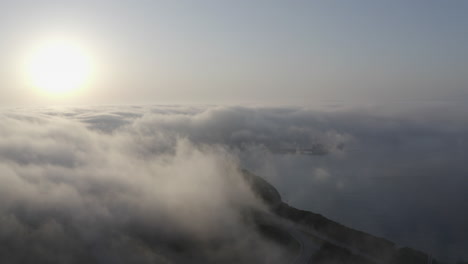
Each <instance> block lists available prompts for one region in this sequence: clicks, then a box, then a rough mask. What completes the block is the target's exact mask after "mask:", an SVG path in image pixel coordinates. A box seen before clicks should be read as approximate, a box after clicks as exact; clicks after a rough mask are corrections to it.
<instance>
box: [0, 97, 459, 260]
mask: <svg viewBox="0 0 468 264" xmlns="http://www.w3.org/2000/svg"><path fill="white" fill-rule="evenodd" d="M456 108H457V109H458V108H459V106H457V107H456ZM395 109H396V108H391V109H386V108H385V107H379V108H373V107H367V108H348V107H334V108H328V109H318V110H317V109H307V108H257V107H220V106H196V107H194V106H167V105H166V106H135V107H134V106H126V107H123V106H122V107H117V106H116V107H87V108H42V109H10V110H8V109H7V110H3V113H2V115H1V117H0V121H1V122H0V239H1V241H3V242H2V243H3V244H4V245H6V246H5V247H3V248H2V249H0V256H1V257H3V260H5V259H8V260H10V261H9V262H10V263H15V262H21V261H24V260H25V258H30V259H29V260H32V259H34V260H35V262H36V263H40V261H42V262H44V263H45V262H48V261H49V262H50V261H52V262H54V261H55V262H63V263H75V262H76V263H81V262H95V263H109V262H112V263H118V261H121V262H122V263H123V262H137V263H154V262H161V263H164V262H169V263H170V262H184V257H188V256H190V258H193V259H199V260H200V262H209V261H212V262H220V261H223V260H228V259H230V260H232V259H236V258H237V260H238V261H237V262H241V260H242V261H243V262H252V263H258V262H259V261H260V262H261V261H263V262H265V263H272V262H273V260H275V259H276V260H277V261H278V262H279V263H281V260H282V259H281V254H282V251H281V249H279V248H278V246H277V245H275V244H272V243H271V242H270V241H266V240H265V239H263V238H262V237H261V235H260V234H258V232H257V231H256V229H255V227H253V225H252V224H251V223H249V222H248V221H246V220H245V219H244V218H245V217H244V216H243V213H242V210H241V209H240V208H246V207H247V208H256V209H258V210H263V209H264V207H263V205H262V204H261V202H259V201H258V200H257V199H256V198H255V197H254V195H253V194H252V193H251V192H250V190H249V188H248V187H247V186H246V185H245V183H244V182H243V181H242V180H241V178H242V177H240V175H239V168H247V169H249V170H251V171H254V172H256V173H257V174H259V175H262V176H264V177H265V178H267V179H268V180H269V181H270V182H272V183H273V184H274V185H275V186H276V187H277V188H278V189H279V191H280V192H281V193H282V195H283V196H284V198H285V199H286V200H287V201H288V202H289V203H292V204H293V205H295V206H297V207H299V208H301V209H307V210H311V211H314V212H317V213H321V214H324V215H325V216H328V217H330V218H332V219H334V220H337V221H339V222H341V223H343V224H345V225H350V226H351V227H354V228H358V229H361V230H364V231H367V232H370V233H373V234H376V235H381V236H384V237H387V238H390V239H392V240H395V241H396V242H397V243H400V244H403V245H409V246H413V247H416V248H419V249H422V250H426V251H429V252H431V253H434V254H437V255H438V256H440V257H442V258H450V257H453V256H459V257H465V258H468V256H466V255H463V254H465V253H464V252H463V251H462V250H461V249H463V248H466V246H467V245H468V242H467V240H466V238H464V237H463V234H464V233H466V232H464V231H466V230H468V226H467V224H466V223H468V214H467V213H465V212H464V211H465V210H464V209H463V205H464V204H466V203H467V202H468V200H467V198H466V195H465V190H466V187H468V179H466V177H465V176H466V173H467V168H466V166H465V164H464V161H465V160H466V149H467V148H466V147H467V142H468V136H467V135H468V133H466V132H468V124H466V122H465V121H464V119H463V117H462V116H463V115H461V114H460V115H459V114H455V113H460V112H464V111H465V110H464V108H459V110H457V109H452V108H450V107H448V106H446V105H443V106H438V107H436V108H435V109H434V108H430V109H426V108H424V107H423V108H416V107H409V108H404V107H398V109H397V110H395ZM180 241H183V243H182V244H190V243H195V242H194V241H196V242H197V244H198V245H200V243H202V244H203V243H205V242H206V243H208V242H207V241H229V245H230V246H229V247H228V246H223V245H224V244H223V243H219V246H218V247H215V248H214V247H212V246H199V248H200V250H198V251H196V252H193V251H190V252H189V251H187V248H185V249H184V248H183V246H181V243H180ZM200 241H204V242H200ZM168 245H169V246H168ZM192 248H195V247H194V246H192ZM251 248H256V250H255V253H252V252H253V251H252V250H250V249H251ZM202 249H203V250H202ZM57 252H60V254H58V253H57ZM25 253H28V254H25ZM26 255H27V256H29V257H27V256H26ZM265 256H267V257H268V259H265ZM179 258H181V259H179ZM27 260H28V259H27Z"/></svg>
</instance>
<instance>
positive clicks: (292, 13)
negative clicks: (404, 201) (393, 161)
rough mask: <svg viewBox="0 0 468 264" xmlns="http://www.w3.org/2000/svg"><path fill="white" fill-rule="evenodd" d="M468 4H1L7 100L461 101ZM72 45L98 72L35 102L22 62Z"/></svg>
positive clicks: (2, 64)
mask: <svg viewBox="0 0 468 264" xmlns="http://www.w3.org/2000/svg"><path fill="white" fill-rule="evenodd" d="M467 5H468V4H467V3H466V1H444V2H441V1H391V2H386V3H385V2H376V1H363V0H360V1H353V2H347V1H294V2H285V1H176V2H174V1H137V2H133V1H2V2H1V3H0V10H1V11H0V14H1V20H0V21H1V22H0V35H1V36H2V41H1V43H0V50H1V52H2V54H3V56H2V60H1V62H0V69H1V71H0V74H1V75H0V76H1V78H0V82H1V83H0V87H2V97H1V102H2V103H3V104H19V103H22V104H31V103H34V104H45V105H47V104H50V103H53V104H67V103H68V104H70V103H71V104H89V103H93V104H102V103H106V104H110V103H155V102H157V103H230V104H239V103H254V104H283V105H284V104H288V105H291V104H301V105H307V104H309V103H310V102H311V101H314V102H317V101H323V100H329V101H335V100H345V101H353V102H363V101H369V100H371V101H379V102H380V101H386V100H396V101H400V100H432V101H433V100H465V99H466V98H467V93H466V85H467V82H468V79H467V78H468V77H467V76H468V74H467V69H468V67H467V66H468V65H467V62H468V50H467V49H468V48H467V47H468V35H467V34H466V30H465V29H466V27H467V26H468V18H467V16H466V10H467ZM50 38H65V39H71V40H72V41H73V42H74V43H77V44H78V45H80V46H81V47H83V48H84V49H86V50H88V53H90V56H92V57H93V60H94V61H95V66H96V68H98V74H97V76H96V77H95V78H94V79H93V81H92V82H90V83H89V84H88V85H87V86H86V87H84V88H83V90H82V92H81V93H79V94H78V95H76V96H72V97H67V96H65V97H62V98H59V99H57V98H56V99H53V100H52V99H51V98H47V97H44V96H40V95H37V96H36V95H35V96H33V97H34V98H31V96H30V95H31V94H33V93H34V91H31V89H33V88H31V87H28V85H27V84H25V82H24V72H23V70H22V69H21V66H20V65H19V62H20V61H21V60H22V59H23V57H24V56H25V54H27V53H28V52H29V51H30V50H31V49H33V48H34V46H35V44H37V43H40V42H41V41H44V40H45V41H47V40H48V39H50Z"/></svg>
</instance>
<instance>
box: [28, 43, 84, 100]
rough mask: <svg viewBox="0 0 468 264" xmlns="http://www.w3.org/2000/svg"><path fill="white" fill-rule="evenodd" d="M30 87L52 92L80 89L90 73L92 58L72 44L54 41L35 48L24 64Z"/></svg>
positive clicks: (65, 92)
mask: <svg viewBox="0 0 468 264" xmlns="http://www.w3.org/2000/svg"><path fill="white" fill-rule="evenodd" d="M27 73H28V78H29V81H30V83H31V85H32V86H34V87H35V88H38V89H40V90H42V91H43V92H45V93H49V94H52V95H63V94H68V93H71V92H73V91H75V90H76V89H78V88H81V87H82V86H83V85H85V83H86V82H87V81H88V80H89V78H90V75H91V73H92V63H91V59H90V57H89V56H88V54H86V52H84V51H83V50H82V49H80V47H78V46H76V45H74V44H73V43H67V42H64V41H55V42H52V43H47V44H45V45H42V46H41V47H39V48H37V49H36V50H35V51H34V52H33V54H32V56H31V57H30V59H29V62H28V63H27Z"/></svg>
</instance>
